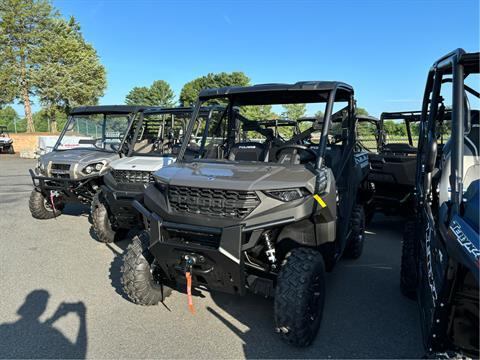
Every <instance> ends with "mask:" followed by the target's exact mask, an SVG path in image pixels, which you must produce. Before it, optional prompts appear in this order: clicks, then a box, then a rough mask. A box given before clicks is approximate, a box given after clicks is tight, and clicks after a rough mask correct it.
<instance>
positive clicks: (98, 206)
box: [91, 193, 128, 243]
mask: <svg viewBox="0 0 480 360" xmlns="http://www.w3.org/2000/svg"><path fill="white" fill-rule="evenodd" d="M91 214H92V225H93V230H94V231H95V234H97V237H98V239H99V240H100V241H101V242H104V243H112V242H115V241H119V240H122V239H123V238H124V237H125V236H126V235H127V233H128V229H116V230H114V229H113V227H112V223H111V222H110V217H109V215H108V210H107V206H106V205H105V202H104V201H102V200H101V193H97V194H96V195H95V196H94V198H93V200H92V205H91Z"/></svg>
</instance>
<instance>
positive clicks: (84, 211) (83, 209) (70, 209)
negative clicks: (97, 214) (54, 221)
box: [62, 203, 90, 217]
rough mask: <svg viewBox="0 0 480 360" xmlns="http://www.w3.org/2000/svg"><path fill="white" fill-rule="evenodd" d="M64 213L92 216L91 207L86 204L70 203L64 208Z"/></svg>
mask: <svg viewBox="0 0 480 360" xmlns="http://www.w3.org/2000/svg"><path fill="white" fill-rule="evenodd" d="M62 215H68V216H88V217H90V208H89V207H88V206H87V205H84V204H78V203H68V204H66V205H65V208H64V209H63V210H62Z"/></svg>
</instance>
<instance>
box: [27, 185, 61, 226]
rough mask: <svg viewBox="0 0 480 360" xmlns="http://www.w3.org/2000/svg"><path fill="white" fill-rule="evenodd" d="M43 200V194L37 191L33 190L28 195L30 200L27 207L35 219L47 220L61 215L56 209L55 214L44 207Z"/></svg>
mask: <svg viewBox="0 0 480 360" xmlns="http://www.w3.org/2000/svg"><path fill="white" fill-rule="evenodd" d="M45 201H48V199H45V197H44V196H43V194H42V193H41V192H40V191H38V190H37V189H33V190H32V192H31V194H30V200H29V201H28V207H29V208H30V213H31V214H32V216H33V217H34V218H35V219H39V220H47V219H53V218H54V217H58V216H60V215H61V214H62V211H61V210H59V209H56V211H55V213H53V211H52V210H50V209H47V208H46V207H45Z"/></svg>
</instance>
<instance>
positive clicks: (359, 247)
mask: <svg viewBox="0 0 480 360" xmlns="http://www.w3.org/2000/svg"><path fill="white" fill-rule="evenodd" d="M350 226H351V228H352V232H351V236H350V240H349V242H348V244H347V246H346V248H345V251H344V253H343V256H344V257H345V258H347V259H358V258H359V257H360V256H361V255H362V252H363V244H364V242H365V211H364V209H363V206H362V205H355V207H354V208H353V211H352V218H351V220H350ZM359 235H362V236H361V237H359Z"/></svg>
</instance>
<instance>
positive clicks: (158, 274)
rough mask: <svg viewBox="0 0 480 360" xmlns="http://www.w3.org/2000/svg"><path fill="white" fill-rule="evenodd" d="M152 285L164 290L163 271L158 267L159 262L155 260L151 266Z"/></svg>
mask: <svg viewBox="0 0 480 360" xmlns="http://www.w3.org/2000/svg"><path fill="white" fill-rule="evenodd" d="M150 275H151V276H150V284H151V285H152V287H154V288H157V289H161V288H162V270H161V268H160V266H159V265H158V263H157V261H156V260H154V261H153V262H152V263H151V264H150Z"/></svg>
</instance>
